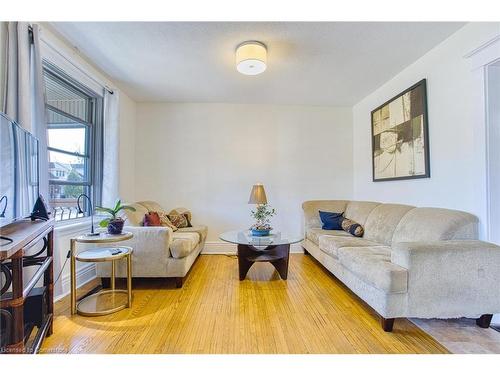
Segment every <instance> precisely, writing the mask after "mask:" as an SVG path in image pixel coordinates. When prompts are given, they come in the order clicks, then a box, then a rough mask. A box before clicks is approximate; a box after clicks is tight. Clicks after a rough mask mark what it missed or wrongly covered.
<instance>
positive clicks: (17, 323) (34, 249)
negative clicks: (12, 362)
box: [0, 219, 54, 354]
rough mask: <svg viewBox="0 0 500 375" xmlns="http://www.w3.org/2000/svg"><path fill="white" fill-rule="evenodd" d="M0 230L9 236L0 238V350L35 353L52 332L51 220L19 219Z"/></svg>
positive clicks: (52, 221) (52, 226) (3, 234)
mask: <svg viewBox="0 0 500 375" xmlns="http://www.w3.org/2000/svg"><path fill="white" fill-rule="evenodd" d="M0 234H1V235H2V236H4V237H8V238H10V240H12V242H10V241H6V240H4V239H2V240H1V242H0V243H1V245H0V271H1V272H0V281H1V282H0V288H1V290H0V322H1V325H0V327H1V329H2V332H1V336H2V337H1V341H0V353H20V354H21V353H37V352H38V351H39V349H40V346H41V344H42V341H43V339H44V338H45V336H50V335H51V334H52V318H53V313H54V275H53V251H54V220H49V221H31V220H29V219H26V220H20V221H17V222H14V223H12V224H9V225H7V226H5V227H3V228H2V229H1V230H0ZM23 270H24V271H25V272H24V274H25V275H26V274H27V272H26V271H27V270H29V271H32V272H30V273H31V274H33V276H32V277H31V278H29V280H24V279H23ZM35 326H36V327H37V328H38V330H37V331H34V328H35ZM35 332H36V334H35Z"/></svg>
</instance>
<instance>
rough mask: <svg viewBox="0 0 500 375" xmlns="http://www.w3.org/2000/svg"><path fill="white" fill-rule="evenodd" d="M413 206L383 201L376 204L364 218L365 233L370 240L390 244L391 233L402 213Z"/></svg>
mask: <svg viewBox="0 0 500 375" xmlns="http://www.w3.org/2000/svg"><path fill="white" fill-rule="evenodd" d="M414 208H415V207H413V206H406V205H404V204H391V203H384V204H381V205H378V206H377V207H375V208H374V209H373V211H372V212H371V213H370V215H368V218H367V219H366V223H365V225H364V227H365V235H364V237H365V238H366V239H368V240H372V241H375V242H378V243H381V244H384V245H388V246H390V245H391V243H392V235H393V234H394V230H395V229H396V227H397V225H398V224H399V222H400V221H401V219H402V218H403V216H404V215H406V213H407V212H408V211H410V210H412V209H414Z"/></svg>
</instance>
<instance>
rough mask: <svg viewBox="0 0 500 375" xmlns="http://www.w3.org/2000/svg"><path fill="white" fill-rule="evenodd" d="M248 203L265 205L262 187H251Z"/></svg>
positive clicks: (257, 185) (258, 185)
mask: <svg viewBox="0 0 500 375" xmlns="http://www.w3.org/2000/svg"><path fill="white" fill-rule="evenodd" d="M248 203H249V204H267V198H266V191H265V190H264V185H262V184H260V183H257V184H255V185H254V186H253V187H252V191H251V193H250V198H249V199H248Z"/></svg>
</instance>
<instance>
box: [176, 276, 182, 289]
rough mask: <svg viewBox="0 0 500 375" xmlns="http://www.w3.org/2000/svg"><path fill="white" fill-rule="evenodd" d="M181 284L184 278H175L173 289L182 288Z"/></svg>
mask: <svg viewBox="0 0 500 375" xmlns="http://www.w3.org/2000/svg"><path fill="white" fill-rule="evenodd" d="M183 282H184V278H183V277H176V278H175V287H176V288H182V284H183Z"/></svg>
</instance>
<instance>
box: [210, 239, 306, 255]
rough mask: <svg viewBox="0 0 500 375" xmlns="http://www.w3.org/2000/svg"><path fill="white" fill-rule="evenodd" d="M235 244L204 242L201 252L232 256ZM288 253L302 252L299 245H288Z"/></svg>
mask: <svg viewBox="0 0 500 375" xmlns="http://www.w3.org/2000/svg"><path fill="white" fill-rule="evenodd" d="M236 246H237V245H236V244H232V243H229V242H222V241H207V242H205V247H203V250H202V251H201V253H202V254H205V255H216V254H222V255H234V254H236ZM290 253H295V254H303V253H304V250H303V249H302V245H301V244H300V243H294V244H292V245H290Z"/></svg>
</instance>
